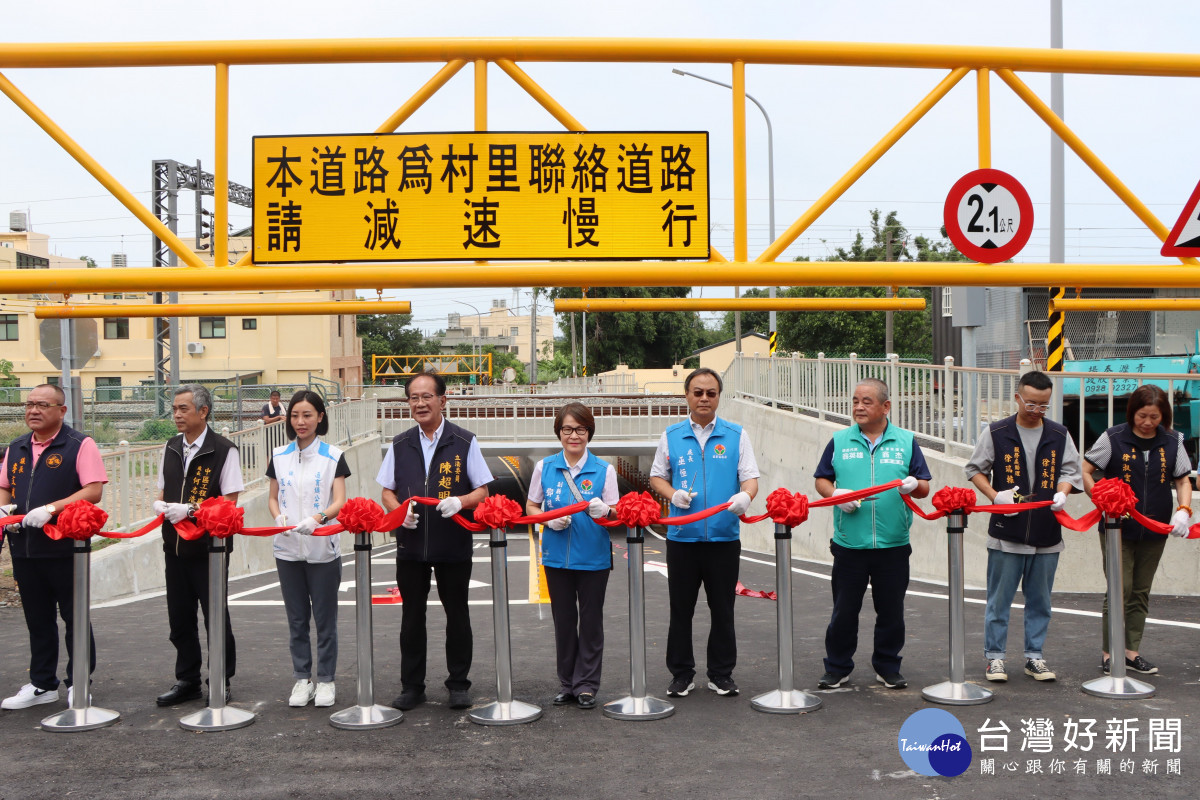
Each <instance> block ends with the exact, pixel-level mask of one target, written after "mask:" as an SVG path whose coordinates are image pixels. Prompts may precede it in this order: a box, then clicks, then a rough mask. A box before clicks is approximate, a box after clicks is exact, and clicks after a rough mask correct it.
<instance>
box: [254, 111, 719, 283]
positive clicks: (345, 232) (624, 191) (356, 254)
mask: <svg viewBox="0 0 1200 800" xmlns="http://www.w3.org/2000/svg"><path fill="white" fill-rule="evenodd" d="M253 163H254V179H253V186H254V243H253V253H254V262H255V263H256V264H293V263H304V262H330V261H433V260H470V261H475V260H481V259H487V260H489V261H492V260H502V259H542V258H545V259H551V258H563V259H571V260H580V259H643V258H644V259H689V258H695V259H703V260H707V259H708V257H709V208H708V205H709V198H708V134H707V133H705V132H668V133H664V132H620V133H613V132H605V133H594V132H570V131H566V132H553V133H497V132H487V133H483V132H476V133H404V134H349V135H328V136H326V135H321V136H315V135H314V136H256V137H254V155H253Z"/></svg>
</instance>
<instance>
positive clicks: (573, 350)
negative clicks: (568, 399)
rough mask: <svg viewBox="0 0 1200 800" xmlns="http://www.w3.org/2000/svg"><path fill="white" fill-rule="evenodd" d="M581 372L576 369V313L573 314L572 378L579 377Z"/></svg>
mask: <svg viewBox="0 0 1200 800" xmlns="http://www.w3.org/2000/svg"><path fill="white" fill-rule="evenodd" d="M578 375H579V372H578V371H577V370H576V369H575V312H574V311H572V312H571V377H572V378H574V377H577V376H578Z"/></svg>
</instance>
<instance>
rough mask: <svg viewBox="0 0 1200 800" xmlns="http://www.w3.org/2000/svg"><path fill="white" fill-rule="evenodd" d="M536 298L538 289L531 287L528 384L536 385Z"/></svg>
mask: <svg viewBox="0 0 1200 800" xmlns="http://www.w3.org/2000/svg"><path fill="white" fill-rule="evenodd" d="M537 298H538V289H537V287H536V286H535V287H533V303H532V305H531V306H530V313H529V385H530V386H537V369H538V363H537V362H538V351H537Z"/></svg>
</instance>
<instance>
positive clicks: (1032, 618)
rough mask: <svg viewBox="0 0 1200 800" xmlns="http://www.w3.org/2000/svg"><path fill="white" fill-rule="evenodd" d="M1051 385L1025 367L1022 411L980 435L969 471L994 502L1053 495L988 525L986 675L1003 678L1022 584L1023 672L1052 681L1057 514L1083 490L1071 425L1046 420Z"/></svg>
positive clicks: (1018, 395)
mask: <svg viewBox="0 0 1200 800" xmlns="http://www.w3.org/2000/svg"><path fill="white" fill-rule="evenodd" d="M1053 391H1054V384H1053V383H1051V382H1050V379H1049V378H1048V377H1046V375H1045V373H1042V372H1027V373H1026V374H1024V375H1022V376H1021V379H1020V381H1018V383H1017V393H1016V400H1017V409H1018V411H1017V413H1016V414H1014V415H1013V416H1011V417H1007V418H1005V419H1002V420H1000V421H998V422H993V423H992V424H991V425H989V426H988V427H987V428H985V429H983V430H982V431H981V432H980V434H979V441H978V442H977V443H976V445H975V452H974V453H972V454H971V460H970V461H968V462H967V465H966V467H965V468H964V470H963V471H964V472H965V473H966V476H967V478H968V479H969V480H970V481H971V483H973V484H975V487H976V488H977V489H979V491H981V492H983V494H984V495H985V496H986V497H987V498H988V499H989V500H990V501H991V503H992V504H994V505H1009V504H1013V503H1019V502H1021V501H1022V500H1029V501H1035V500H1053V505H1051V506H1050V507H1048V508H1040V509H1038V510H1036V511H1028V512H1025V513H1020V514H1018V513H1015V512H1014V513H1012V514H993V515H992V519H991V523H990V525H989V526H988V565H987V610H986V611H985V612H984V657H985V658H986V659H987V667H986V670H985V673H984V675H985V677H986V678H987V679H988V680H989V681H1006V680H1008V673H1007V672H1006V671H1005V669H1004V656H1005V649H1006V647H1007V645H1008V618H1009V613H1010V612H1011V610H1012V601H1013V597H1014V595H1015V594H1016V592H1017V585H1018V584H1020V586H1021V591H1022V593H1024V595H1025V674H1026V675H1028V676H1030V677H1031V678H1033V679H1034V680H1039V681H1052V680H1054V678H1055V675H1054V672H1053V671H1051V669H1050V668H1049V667H1047V666H1046V661H1045V659H1044V658H1043V657H1042V655H1043V654H1042V645H1043V644H1044V643H1045V641H1046V631H1047V630H1048V628H1049V626H1050V592H1051V590H1052V589H1053V588H1054V573H1055V571H1056V570H1057V569H1058V554H1059V553H1061V552H1062V551H1063V549H1064V544H1063V539H1062V529H1061V528H1060V527H1059V524H1058V520H1056V519H1055V517H1054V512H1055V511H1059V510H1061V509H1062V507H1063V506H1064V505H1065V504H1066V502H1067V495H1068V494H1070V493H1071V490H1072V489H1075V490H1078V491H1082V490H1083V478H1082V465H1081V462H1080V458H1079V450H1078V449H1076V447H1075V443H1074V442H1073V441H1072V440H1071V436H1070V434H1069V433H1068V431H1067V429H1066V428H1065V427H1063V426H1062V425H1060V424H1059V423H1057V422H1054V421H1052V420H1048V419H1046V418H1045V414H1046V411H1047V410H1049V408H1050V395H1051V394H1052V393H1053Z"/></svg>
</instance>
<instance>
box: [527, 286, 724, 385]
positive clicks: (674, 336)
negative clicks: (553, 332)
mask: <svg viewBox="0 0 1200 800" xmlns="http://www.w3.org/2000/svg"><path fill="white" fill-rule="evenodd" d="M690 293H691V289H688V288H686V287H661V286H656V287H616V288H600V289H591V290H589V291H588V297H592V298H596V297H655V298H663V299H669V298H675V297H687V296H688V294H690ZM549 294H550V296H551V298H553V299H557V298H559V297H582V292H581V291H580V290H579V289H577V288H562V289H554V290H552V291H551V292H550V293H549ZM571 316H572V315H570V314H561V315H559V323H558V324H559V328H560V329H561V330H562V332H563V333H564V334H565V335H566V338H567V339H568V340H570V337H571ZM574 318H575V335H576V337H577V341H578V342H579V345H578V347H579V352H580V354H581V355H582V352H583V315H582V314H575V315H574ZM703 328H704V326H703V324H702V323H701V321H700V316H699V315H698V314H696V313H695V312H691V311H653V312H649V313H644V312H628V311H618V312H605V313H603V314H599V313H597V314H589V315H588V318H587V354H588V363H587V367H588V374H590V375H594V374H596V373H599V372H604V371H606V370H610V369H612V368H614V367H615V366H617V364H628V365H629V366H630V367H632V368H638V367H649V368H665V367H670V366H671V365H672V364H676V363H679V362H680V361H682V360H683V359H685V358H687V357H688V356H689V355H690V354H691V353H692V351H693V350H695V349H696V343H697V342H698V341H699V338H700V331H702V330H703Z"/></svg>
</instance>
